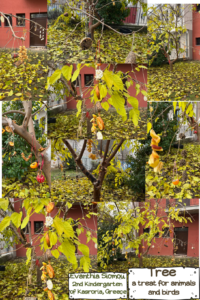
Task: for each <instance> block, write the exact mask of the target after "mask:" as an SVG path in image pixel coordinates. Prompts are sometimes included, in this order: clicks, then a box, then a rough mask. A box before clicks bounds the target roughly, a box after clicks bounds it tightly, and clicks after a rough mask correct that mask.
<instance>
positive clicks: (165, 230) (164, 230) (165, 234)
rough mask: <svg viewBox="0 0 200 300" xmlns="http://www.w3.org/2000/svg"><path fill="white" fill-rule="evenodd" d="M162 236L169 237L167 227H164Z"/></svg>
mask: <svg viewBox="0 0 200 300" xmlns="http://www.w3.org/2000/svg"><path fill="white" fill-rule="evenodd" d="M162 237H164V238H167V237H170V232H169V227H166V228H164V229H163V235H162Z"/></svg>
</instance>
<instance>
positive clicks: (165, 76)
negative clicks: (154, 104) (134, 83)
mask: <svg viewBox="0 0 200 300" xmlns="http://www.w3.org/2000/svg"><path fill="white" fill-rule="evenodd" d="M199 78H200V62H199V61H192V62H177V63H176V64H174V66H173V72H170V67H169V65H163V66H161V67H153V68H149V69H148V101H173V100H178V101H185V100H190V101H191V100H199V99H200V79H199Z"/></svg>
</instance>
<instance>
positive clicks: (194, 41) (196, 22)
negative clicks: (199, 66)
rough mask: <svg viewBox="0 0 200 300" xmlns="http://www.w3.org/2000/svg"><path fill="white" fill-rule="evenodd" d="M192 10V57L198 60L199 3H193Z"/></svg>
mask: <svg viewBox="0 0 200 300" xmlns="http://www.w3.org/2000/svg"><path fill="white" fill-rule="evenodd" d="M194 6H195V8H196V9H195V10H193V37H192V45H193V59H194V60H200V4H194Z"/></svg>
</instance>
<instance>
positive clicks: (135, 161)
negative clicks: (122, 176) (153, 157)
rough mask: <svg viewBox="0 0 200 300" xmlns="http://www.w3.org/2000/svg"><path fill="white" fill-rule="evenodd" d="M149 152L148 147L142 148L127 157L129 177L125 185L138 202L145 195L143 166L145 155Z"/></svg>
mask: <svg viewBox="0 0 200 300" xmlns="http://www.w3.org/2000/svg"><path fill="white" fill-rule="evenodd" d="M148 151H149V147H148V145H145V146H142V147H140V148H139V149H137V150H136V152H135V153H134V156H130V155H129V156H128V157H127V159H126V163H127V165H128V167H129V170H130V173H129V177H127V178H126V185H127V186H128V187H129V188H130V189H131V190H132V191H133V193H134V194H135V195H137V197H138V201H142V200H143V199H144V194H145V164H146V159H147V153H148Z"/></svg>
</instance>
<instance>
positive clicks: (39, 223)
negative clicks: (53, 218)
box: [34, 221, 44, 234]
mask: <svg viewBox="0 0 200 300" xmlns="http://www.w3.org/2000/svg"><path fill="white" fill-rule="evenodd" d="M43 226H44V225H43V221H34V233H36V234H37V233H41V232H42V231H43Z"/></svg>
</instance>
